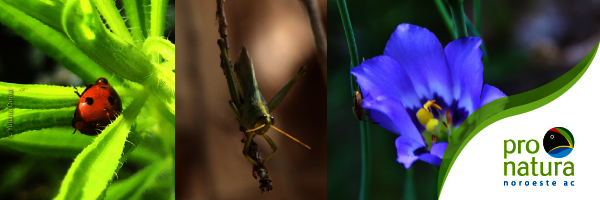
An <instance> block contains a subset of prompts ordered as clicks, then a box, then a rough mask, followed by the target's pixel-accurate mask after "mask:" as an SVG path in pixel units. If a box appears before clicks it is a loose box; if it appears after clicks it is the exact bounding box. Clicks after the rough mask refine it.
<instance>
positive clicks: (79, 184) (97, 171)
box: [55, 93, 148, 200]
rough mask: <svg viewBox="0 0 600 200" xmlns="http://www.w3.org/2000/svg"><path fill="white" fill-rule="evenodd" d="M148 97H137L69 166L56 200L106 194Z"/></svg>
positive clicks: (92, 197)
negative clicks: (132, 127) (129, 135)
mask: <svg viewBox="0 0 600 200" xmlns="http://www.w3.org/2000/svg"><path fill="white" fill-rule="evenodd" d="M147 98H148V94H147V93H145V94H143V95H141V96H139V97H137V98H135V99H134V101H133V102H132V103H131V104H130V105H128V106H126V107H125V110H123V114H121V115H120V116H119V117H117V119H116V120H115V121H114V122H113V123H111V124H110V125H108V126H107V127H106V129H105V130H104V131H102V133H101V134H100V135H98V136H97V137H96V139H95V140H94V142H92V144H90V145H89V146H87V147H86V148H85V149H83V151H82V152H81V153H80V154H79V155H78V156H77V158H75V161H74V162H73V164H72V165H71V168H69V171H68V172H67V175H66V176H65V179H64V180H63V182H62V185H61V187H60V192H59V194H58V196H57V197H56V198H55V199H56V200H61V199H97V198H98V197H100V196H101V195H102V194H103V192H104V190H105V188H106V187H108V185H109V183H110V182H111V180H112V178H113V176H114V175H115V174H116V171H115V169H117V167H118V165H119V159H120V158H121V154H122V153H123V148H124V147H125V142H126V138H127V136H128V134H129V132H130V130H131V126H132V124H133V123H134V122H135V119H136V118H137V115H138V114H139V112H140V109H141V108H142V106H143V105H144V102H145V101H146V99H147Z"/></svg>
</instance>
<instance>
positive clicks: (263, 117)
mask: <svg viewBox="0 0 600 200" xmlns="http://www.w3.org/2000/svg"><path fill="white" fill-rule="evenodd" d="M256 121H257V122H266V121H267V115H261V116H259V117H258V118H257V119H256Z"/></svg>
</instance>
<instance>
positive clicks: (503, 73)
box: [327, 0, 600, 199]
mask: <svg viewBox="0 0 600 200" xmlns="http://www.w3.org/2000/svg"><path fill="white" fill-rule="evenodd" d="M346 2H347V5H348V10H349V13H350V20H351V22H352V27H353V29H354V34H355V38H356V43H357V48H358V55H359V59H360V60H362V59H363V58H365V59H369V58H372V57H374V56H378V55H381V54H383V50H384V48H385V44H386V42H387V40H388V39H389V38H390V36H391V34H392V33H393V32H394V30H395V29H396V27H397V26H398V25H399V24H401V23H410V24H414V25H418V26H421V27H424V28H427V29H429V30H430V31H431V32H433V33H434V34H435V35H436V36H437V37H438V39H439V40H440V42H441V43H442V45H443V46H446V45H447V44H448V43H449V42H451V41H452V39H451V38H450V34H449V31H448V29H447V28H446V26H445V25H444V23H443V21H442V17H441V15H440V14H439V12H438V10H437V7H436V6H435V4H434V1H433V0H428V1H422V0H421V1H419V0H409V1H406V0H405V1H398V0H376V1H375V0H373V1H359V0H347V1H346ZM481 2H482V3H481V5H482V6H481V13H482V30H481V33H482V39H483V41H484V43H485V45H486V47H487V51H488V53H489V60H488V62H487V63H484V77H483V80H484V82H485V83H487V84H490V85H493V86H496V87H498V88H499V89H500V90H502V91H503V92H504V93H505V94H507V95H514V94H518V93H521V92H525V91H528V90H531V89H534V88H536V87H539V86H542V85H544V84H546V83H549V82H550V81H552V80H554V79H556V78H557V77H559V76H561V75H562V74H564V73H565V72H567V71H568V70H569V69H571V68H572V67H573V66H575V65H576V64H577V63H578V62H579V61H580V60H581V59H583V58H584V57H585V56H586V55H587V54H588V53H589V52H590V51H591V50H592V48H593V47H594V46H595V45H596V44H597V43H598V41H600V2H599V1H592V0H573V1H560V0H533V1H517V0H510V1H505V0H485V1H481ZM327 3H328V5H329V8H328V12H329V13H333V17H332V18H329V19H328V27H329V28H328V44H329V57H328V59H329V62H328V65H329V67H328V70H327V73H328V77H327V78H328V85H327V147H328V150H329V151H328V159H327V166H328V173H327V178H328V182H327V192H328V198H329V199H356V198H357V197H358V195H359V186H360V169H361V154H360V152H361V150H360V132H359V126H358V122H357V120H356V118H354V116H353V115H352V96H351V93H350V85H349V84H350V81H349V78H350V75H349V67H350V57H349V54H348V44H347V42H346V36H345V34H344V31H343V26H342V24H341V18H340V14H339V9H338V7H337V3H336V1H334V0H328V1H327ZM472 3H473V1H472V0H466V1H465V2H464V4H465V12H466V14H467V16H468V17H469V18H470V19H471V21H473V18H472V14H473V6H472ZM448 13H449V11H448ZM470 35H471V34H470ZM397 137H398V135H395V134H393V133H390V132H388V131H386V130H384V129H382V128H380V127H379V126H377V125H371V140H372V155H371V156H372V167H373V170H372V173H373V174H372V175H373V183H372V195H373V199H434V198H437V191H436V189H435V188H436V184H437V182H436V180H437V179H436V178H437V173H438V171H437V170H436V169H435V167H433V166H431V165H429V164H427V163H425V162H422V161H417V162H415V163H414V164H413V166H412V167H411V169H410V170H406V169H405V168H404V166H403V165H402V164H399V163H398V162H396V157H397V156H396V147H395V145H394V141H395V139H396V138H397Z"/></svg>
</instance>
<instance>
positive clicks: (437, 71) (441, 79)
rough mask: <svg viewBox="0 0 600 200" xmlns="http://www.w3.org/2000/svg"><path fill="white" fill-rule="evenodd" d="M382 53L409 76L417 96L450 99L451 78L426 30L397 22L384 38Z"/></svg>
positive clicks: (436, 43)
mask: <svg viewBox="0 0 600 200" xmlns="http://www.w3.org/2000/svg"><path fill="white" fill-rule="evenodd" d="M383 55H385V56H389V57H391V58H393V59H394V60H396V62H398V64H400V66H402V68H404V70H405V71H406V74H408V76H409V77H410V78H411V80H412V82H413V86H414V87H415V91H416V92H417V95H418V97H419V99H422V98H426V99H428V100H432V99H433V97H434V94H437V95H439V96H441V97H442V98H443V99H444V101H445V103H446V104H447V105H450V104H451V103H452V101H453V99H454V98H453V94H452V92H451V89H452V77H451V75H450V69H449V68H448V65H447V63H446V55H445V53H444V49H443V48H442V44H440V42H439V41H438V39H437V37H435V35H434V34H433V33H431V32H429V30H427V29H425V28H421V27H418V26H415V25H411V24H400V25H398V27H397V28H396V31H394V33H393V34H392V36H391V38H390V40H388V42H387V44H386V46H385V51H384V52H383Z"/></svg>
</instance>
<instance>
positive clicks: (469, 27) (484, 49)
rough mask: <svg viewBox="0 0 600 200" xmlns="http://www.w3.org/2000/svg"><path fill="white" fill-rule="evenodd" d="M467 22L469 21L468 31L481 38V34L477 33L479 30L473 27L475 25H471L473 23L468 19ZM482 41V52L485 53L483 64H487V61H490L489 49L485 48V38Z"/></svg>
mask: <svg viewBox="0 0 600 200" xmlns="http://www.w3.org/2000/svg"><path fill="white" fill-rule="evenodd" d="M466 20H467V29H469V31H470V32H471V34H473V36H474V37H478V38H481V34H480V33H479V32H478V31H477V29H476V28H475V27H474V26H473V24H471V21H469V19H466ZM481 40H482V42H481V51H482V52H483V62H484V63H487V61H488V53H487V49H486V48H485V43H484V42H483V38H481Z"/></svg>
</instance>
